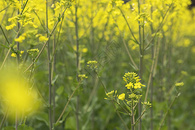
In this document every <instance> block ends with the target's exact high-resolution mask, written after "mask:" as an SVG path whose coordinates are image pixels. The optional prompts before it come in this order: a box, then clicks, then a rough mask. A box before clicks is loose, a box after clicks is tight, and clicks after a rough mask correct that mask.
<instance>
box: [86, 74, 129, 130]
mask: <svg viewBox="0 0 195 130" xmlns="http://www.w3.org/2000/svg"><path fill="white" fill-rule="evenodd" d="M86 71H87V70H86ZM94 72H95V74H96V75H97V78H98V80H99V81H100V84H101V85H102V86H103V88H104V91H105V93H108V90H107V88H106V86H105V85H104V83H103V82H102V80H101V78H100V76H99V75H98V73H97V71H94ZM88 73H89V74H90V75H91V76H92V77H93V75H92V74H91V73H90V72H88ZM111 102H112V105H113V106H114V108H115V109H117V108H116V106H115V104H114V103H117V104H118V105H119V106H120V107H121V108H122V109H123V110H124V111H125V112H126V113H127V114H129V116H131V114H130V113H129V112H128V110H126V109H125V108H124V107H123V106H121V104H119V103H118V102H116V101H115V100H111ZM116 113H117V115H118V116H119V118H120V120H121V121H122V123H123V124H124V126H125V128H126V129H128V127H127V125H126V124H125V121H124V120H123V118H122V117H121V115H120V113H119V112H118V111H116Z"/></svg>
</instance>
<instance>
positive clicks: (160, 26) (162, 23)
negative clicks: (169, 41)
mask: <svg viewBox="0 0 195 130" xmlns="http://www.w3.org/2000/svg"><path fill="white" fill-rule="evenodd" d="M172 6H173V3H172V4H171V5H170V6H169V8H168V9H167V11H166V12H165V15H164V16H163V17H162V21H161V22H160V24H159V26H158V28H157V30H156V32H155V34H154V36H153V37H152V38H151V40H150V41H149V42H148V44H147V45H146V47H145V48H144V50H146V49H147V48H148V47H149V46H150V44H151V43H152V41H153V40H154V38H155V37H156V35H157V33H158V32H159V31H160V30H161V29H162V27H163V25H164V21H165V17H166V16H167V14H168V12H169V10H170V9H171V7H172Z"/></svg>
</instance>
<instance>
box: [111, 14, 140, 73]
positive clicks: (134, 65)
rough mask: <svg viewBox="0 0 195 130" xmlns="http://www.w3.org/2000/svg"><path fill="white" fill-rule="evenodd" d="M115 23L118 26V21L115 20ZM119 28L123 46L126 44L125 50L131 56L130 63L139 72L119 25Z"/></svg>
mask: <svg viewBox="0 0 195 130" xmlns="http://www.w3.org/2000/svg"><path fill="white" fill-rule="evenodd" d="M113 19H114V17H113ZM114 21H115V23H116V25H117V22H116V19H114ZM117 28H118V30H119V32H120V36H121V38H122V41H123V44H124V46H125V50H126V52H127V54H128V56H129V59H130V61H131V62H132V64H133V67H134V68H135V70H138V67H137V65H136V63H135V62H134V60H133V58H132V56H131V54H130V52H129V49H128V46H127V44H126V42H125V39H124V38H123V36H122V32H121V30H120V29H119V27H118V25H117Z"/></svg>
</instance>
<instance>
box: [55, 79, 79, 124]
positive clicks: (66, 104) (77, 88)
mask: <svg viewBox="0 0 195 130" xmlns="http://www.w3.org/2000/svg"><path fill="white" fill-rule="evenodd" d="M79 86H80V82H79V84H78V85H77V87H76V88H75V90H74V91H73V92H72V94H71V96H70V97H69V98H68V101H67V103H66V105H65V106H64V109H63V111H62V113H61V114H60V116H59V118H58V120H57V121H56V123H55V124H57V123H59V121H60V119H61V118H62V116H63V115H64V113H65V111H66V108H67V106H68V104H69V102H70V100H71V99H72V97H73V95H74V93H75V92H76V90H77V89H78V88H79Z"/></svg>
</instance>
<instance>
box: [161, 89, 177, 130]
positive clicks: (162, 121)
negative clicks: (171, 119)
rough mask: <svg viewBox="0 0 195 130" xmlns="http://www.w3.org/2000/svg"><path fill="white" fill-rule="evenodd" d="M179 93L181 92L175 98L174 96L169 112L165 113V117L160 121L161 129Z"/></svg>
mask: <svg viewBox="0 0 195 130" xmlns="http://www.w3.org/2000/svg"><path fill="white" fill-rule="evenodd" d="M179 94H180V93H178V95H177V96H175V98H174V99H173V101H172V102H171V104H170V106H169V108H168V110H167V112H166V113H165V115H164V117H163V119H162V120H161V123H160V126H159V130H160V129H161V127H162V125H163V123H164V121H165V118H166V117H167V114H168V113H169V111H170V109H171V107H172V106H173V103H174V102H175V100H176V98H178V96H179Z"/></svg>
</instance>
